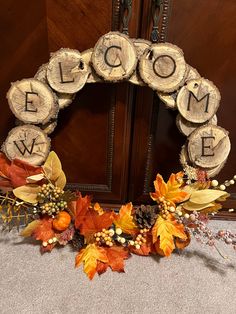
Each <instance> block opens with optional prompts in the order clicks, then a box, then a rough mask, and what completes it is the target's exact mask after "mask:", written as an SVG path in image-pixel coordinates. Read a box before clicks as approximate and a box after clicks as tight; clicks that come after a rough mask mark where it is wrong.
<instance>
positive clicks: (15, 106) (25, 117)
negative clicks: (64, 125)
mask: <svg viewBox="0 0 236 314" xmlns="http://www.w3.org/2000/svg"><path fill="white" fill-rule="evenodd" d="M7 99H8V102H9V107H10V109H11V111H12V112H13V114H14V115H15V116H16V118H17V119H19V120H21V121H23V122H24V123H33V124H39V123H42V124H45V123H47V122H48V121H50V120H51V119H52V118H55V117H57V114H58V110H59V106H58V103H57V100H56V97H55V95H54V93H53V92H52V91H51V89H50V88H49V87H48V86H47V85H45V84H44V83H42V82H40V81H38V80H36V79H34V78H30V79H23V80H21V81H17V82H15V83H12V86H11V88H10V89H9V91H8V93H7Z"/></svg>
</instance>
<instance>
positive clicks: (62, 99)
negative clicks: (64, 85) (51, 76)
mask: <svg viewBox="0 0 236 314" xmlns="http://www.w3.org/2000/svg"><path fill="white" fill-rule="evenodd" d="M47 67H48V63H45V64H43V65H41V67H40V68H39V69H38V71H37V73H36V74H35V76H34V78H36V79H37V80H39V81H41V82H43V83H45V84H48V80H47ZM55 94H56V96H57V102H58V105H59V109H63V108H65V107H68V106H69V105H70V104H71V103H72V102H73V99H74V98H75V94H65V93H58V92H55Z"/></svg>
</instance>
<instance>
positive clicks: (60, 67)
mask: <svg viewBox="0 0 236 314" xmlns="http://www.w3.org/2000/svg"><path fill="white" fill-rule="evenodd" d="M58 65H59V69H60V77H61V84H66V83H73V82H74V81H75V80H74V79H73V80H71V81H69V80H68V81H64V78H63V72H62V66H61V62H58Z"/></svg>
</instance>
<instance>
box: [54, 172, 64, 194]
mask: <svg viewBox="0 0 236 314" xmlns="http://www.w3.org/2000/svg"><path fill="white" fill-rule="evenodd" d="M65 185H66V176H65V173H64V172H63V171H62V172H61V174H60V175H59V177H58V178H57V179H56V181H55V186H57V187H59V188H61V189H62V190H63V189H64V187H65Z"/></svg>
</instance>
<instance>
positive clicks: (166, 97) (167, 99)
mask: <svg viewBox="0 0 236 314" xmlns="http://www.w3.org/2000/svg"><path fill="white" fill-rule="evenodd" d="M177 94H178V92H173V93H170V94H165V93H162V92H157V95H158V97H159V98H160V100H161V101H162V102H163V103H164V104H165V105H166V106H167V107H168V108H170V109H177V105H176V98H177Z"/></svg>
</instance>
